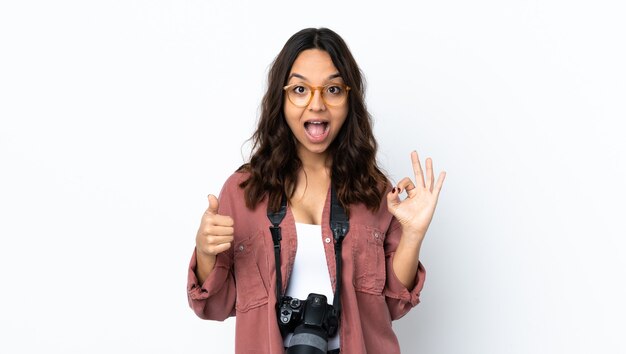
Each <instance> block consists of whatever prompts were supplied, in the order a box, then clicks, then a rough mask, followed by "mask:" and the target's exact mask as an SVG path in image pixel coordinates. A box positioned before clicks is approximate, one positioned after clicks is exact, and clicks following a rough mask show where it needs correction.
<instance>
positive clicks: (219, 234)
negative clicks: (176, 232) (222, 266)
mask: <svg viewBox="0 0 626 354" xmlns="http://www.w3.org/2000/svg"><path fill="white" fill-rule="evenodd" d="M208 199H209V207H208V208H207V210H206V211H205V212H204V215H202V221H201V222H200V228H199V229H198V233H197V235H196V253H197V256H198V257H199V258H200V257H203V256H205V258H208V259H215V256H217V255H218V254H219V253H222V252H224V251H226V250H228V249H229V248H230V247H231V244H232V242H233V233H234V229H233V225H234V223H233V218H231V217H230V216H226V215H220V214H218V213H217V209H218V207H219V201H218V200H217V198H216V197H215V196H214V195H212V194H209V196H208Z"/></svg>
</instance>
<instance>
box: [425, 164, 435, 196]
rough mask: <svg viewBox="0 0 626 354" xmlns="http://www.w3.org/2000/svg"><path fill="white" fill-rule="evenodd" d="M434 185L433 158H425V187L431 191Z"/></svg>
mask: <svg viewBox="0 0 626 354" xmlns="http://www.w3.org/2000/svg"><path fill="white" fill-rule="evenodd" d="M434 185H435V174H434V172H433V159H431V158H430V157H429V158H427V159H426V189H428V190H429V191H431V192H432V191H433V186H434Z"/></svg>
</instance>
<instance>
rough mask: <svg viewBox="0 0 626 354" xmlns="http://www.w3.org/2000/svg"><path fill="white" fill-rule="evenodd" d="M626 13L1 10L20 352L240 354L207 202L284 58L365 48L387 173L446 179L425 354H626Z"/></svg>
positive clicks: (0, 347) (165, 7)
mask: <svg viewBox="0 0 626 354" xmlns="http://www.w3.org/2000/svg"><path fill="white" fill-rule="evenodd" d="M625 13H626V12H625V11H624V6H623V5H621V4H620V2H619V1H612V2H611V1H593V2H592V1H565V0H543V1H532V0H531V1H521V0H510V1H495V0H491V1H490V0H477V1H460V0H450V1H431V2H418V3H412V4H409V3H408V2H407V3H399V2H394V1H385V2H384V3H383V4H376V5H369V4H364V3H362V2H357V1H348V2H345V1H336V2H328V1H307V2H293V1H282V2H273V3H271V4H270V3H265V2H254V1H246V2H228V4H227V2H226V1H164V0H161V1H148V0H144V1H138V0H136V1H128V0H127V1H120V0H118V1H67V0H65V1H3V2H2V4H1V5H0V53H1V54H0V122H1V123H0V236H1V241H0V242H1V243H0V275H1V276H0V281H1V289H2V290H1V292H0V299H1V300H0V352H2V353H35V352H40V353H230V352H232V351H233V347H234V344H233V341H234V320H232V319H231V320H228V321H226V322H224V323H220V322H211V321H202V320H200V319H198V318H197V317H195V315H194V314H193V312H192V311H191V310H190V309H189V308H188V304H187V298H186V291H185V287H186V268H187V264H188V261H189V257H190V256H191V253H192V251H193V246H194V236H195V232H196V230H197V227H198V224H199V220H200V216H201V214H202V212H203V211H204V210H205V208H206V206H207V203H206V195H207V194H208V193H218V192H219V190H220V188H221V186H222V183H223V182H224V180H225V179H226V177H227V176H228V175H230V173H232V171H234V169H236V168H237V167H238V166H239V165H240V164H241V163H243V162H244V161H245V158H246V157H247V156H248V149H249V145H246V144H245V140H246V139H247V138H248V137H249V136H250V134H251V133H252V131H253V129H254V126H255V121H256V118H257V116H258V108H259V104H260V101H261V97H262V95H263V92H264V88H265V84H266V75H267V70H268V66H269V64H270V63H271V61H272V60H273V59H274V57H275V56H276V54H278V52H279V51H280V49H281V48H282V45H283V44H284V42H285V41H286V40H287V39H288V38H289V37H290V36H291V35H292V34H293V33H295V32H297V31H298V30H300V29H302V28H305V27H322V26H325V27H329V28H331V29H333V30H335V31H336V32H338V33H339V34H340V35H341V36H342V37H343V38H344V39H345V40H346V42H347V43H348V45H349V46H350V48H351V49H352V51H353V54H354V56H355V58H356V59H357V62H358V63H359V65H360V66H361V68H362V70H363V71H364V73H365V76H366V79H367V81H368V91H367V102H368V108H369V109H370V111H371V113H372V115H373V117H374V122H375V133H376V136H377V138H378V142H379V143H380V150H379V160H380V162H381V164H382V165H383V166H384V168H385V169H386V171H387V172H388V173H389V175H390V177H391V178H392V179H393V180H395V181H398V180H400V179H401V178H402V177H404V176H407V175H410V174H411V165H410V159H409V153H410V151H411V150H412V149H416V150H418V152H419V153H420V155H421V156H422V158H423V159H424V158H425V157H427V156H430V157H432V158H433V160H434V164H435V168H436V170H437V171H440V170H442V169H444V170H446V171H447V173H448V176H447V179H446V182H445V185H444V189H443V192H442V194H441V197H440V201H439V205H438V209H437V213H436V215H435V219H434V220H433V222H432V224H431V228H430V230H429V234H428V235H427V239H426V241H425V244H424V247H423V248H422V255H421V259H422V261H423V262H424V264H425V266H426V269H427V284H426V287H425V289H424V291H423V292H422V296H421V300H422V303H421V304H420V305H419V306H418V307H417V308H415V309H414V310H413V311H412V312H410V313H409V314H408V315H407V316H406V317H404V318H403V319H401V320H399V321H397V322H395V329H396V332H397V334H398V336H399V339H400V342H401V346H402V348H403V352H405V353H428V354H437V353H446V354H448V353H454V354H457V353H461V354H464V353H477V354H485V353H489V354H500V353H624V352H626V343H625V342H624V340H623V339H620V338H619V337H620V336H622V335H623V334H624V332H625V329H626V325H625V318H626V305H625V300H626V287H625V286H624V279H625V278H626V274H625V273H626V272H625V271H624V269H625V268H626V261H625V260H624V256H623V248H624V246H625V245H626V243H625V242H624V239H623V238H624V237H625V236H626V232H625V227H624V224H623V214H624V210H625V207H624V201H625V200H626V188H625V187H624V185H625V183H626V181H625V179H626V173H625V168H624V157H623V154H624V153H625V152H626V143H625V142H624V132H625V130H624V128H623V124H622V123H623V121H624V119H625V118H626V109H625V100H624V98H625V97H626V70H625V66H624V63H626V50H625V45H624V43H625V36H624V33H626V28H625V27H626V26H625V25H624V15H625Z"/></svg>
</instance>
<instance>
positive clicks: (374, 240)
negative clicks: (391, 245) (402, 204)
mask: <svg viewBox="0 0 626 354" xmlns="http://www.w3.org/2000/svg"><path fill="white" fill-rule="evenodd" d="M355 226H356V227H355V229H356V230H354V231H357V232H355V234H354V236H355V237H354V238H353V243H352V255H353V259H354V288H355V290H357V291H361V292H365V293H369V294H374V295H381V294H382V292H383V288H384V287H385V275H386V272H385V249H384V244H385V234H384V233H383V232H381V231H380V230H378V229H375V228H372V227H368V226H360V225H355Z"/></svg>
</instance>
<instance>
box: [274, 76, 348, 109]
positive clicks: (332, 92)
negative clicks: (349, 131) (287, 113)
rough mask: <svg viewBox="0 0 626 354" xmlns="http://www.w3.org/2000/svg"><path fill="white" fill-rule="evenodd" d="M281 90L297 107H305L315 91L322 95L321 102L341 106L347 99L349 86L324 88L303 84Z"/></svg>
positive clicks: (340, 85)
mask: <svg viewBox="0 0 626 354" xmlns="http://www.w3.org/2000/svg"><path fill="white" fill-rule="evenodd" d="M283 90H285V91H286V92H287V98H289V101H291V103H293V104H294V105H295V106H297V107H306V106H308V105H309V103H311V99H313V94H314V93H315V91H316V90H320V92H321V94H322V100H323V101H324V103H325V104H327V105H329V106H339V105H340V104H342V103H343V102H344V101H345V100H346V97H348V91H350V86H347V85H344V84H338V83H334V84H328V85H325V86H315V87H314V86H311V85H307V84H305V83H304V82H299V83H296V84H291V85H287V86H285V87H283Z"/></svg>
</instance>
